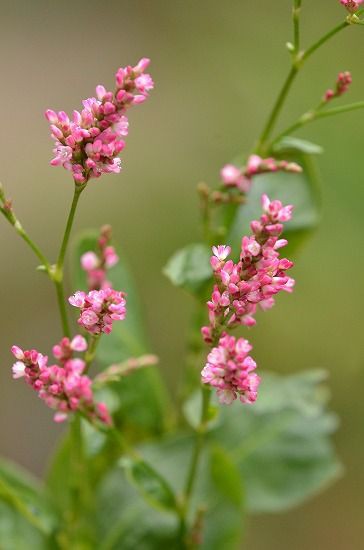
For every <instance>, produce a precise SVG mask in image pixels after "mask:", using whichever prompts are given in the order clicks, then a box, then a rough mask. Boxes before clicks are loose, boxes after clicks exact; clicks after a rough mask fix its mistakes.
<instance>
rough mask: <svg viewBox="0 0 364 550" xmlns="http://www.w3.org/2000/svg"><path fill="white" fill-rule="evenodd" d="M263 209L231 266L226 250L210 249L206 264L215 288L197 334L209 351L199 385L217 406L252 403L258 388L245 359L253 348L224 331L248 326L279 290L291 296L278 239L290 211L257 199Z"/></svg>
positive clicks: (283, 242) (286, 263) (253, 366)
mask: <svg viewBox="0 0 364 550" xmlns="http://www.w3.org/2000/svg"><path fill="white" fill-rule="evenodd" d="M262 209H263V214H262V216H261V217H260V220H254V221H252V223H251V229H252V232H253V234H252V235H250V236H249V237H247V236H245V237H243V238H242V242H241V252H240V259H239V261H238V262H237V263H236V264H235V263H234V262H233V261H232V260H229V259H227V258H228V256H229V255H230V252H231V249H230V247H229V246H226V245H220V246H214V247H212V252H213V256H212V257H211V260H210V263H211V267H212V270H213V272H214V276H215V280H216V284H215V286H214V289H213V292H212V296H211V300H209V301H208V302H207V307H208V311H209V321H210V324H209V325H208V326H204V327H202V329H201V333H202V336H203V339H204V340H205V342H206V343H207V344H209V345H211V346H212V350H211V352H210V353H209V355H208V357H207V363H206V365H205V367H204V368H203V370H202V373H201V381H202V383H203V384H208V385H210V386H211V387H212V388H215V389H216V392H217V395H218V398H219V401H220V402H221V403H225V404H230V403H232V402H233V401H234V400H235V399H237V397H239V399H240V401H241V402H242V403H254V401H255V400H256V398H257V391H258V386H259V383H260V378H259V376H258V375H257V374H256V373H255V372H254V371H255V369H256V363H255V361H254V360H253V359H252V358H251V357H250V356H249V355H248V354H249V351H250V350H251V349H252V346H251V345H250V344H249V342H248V341H247V340H245V339H244V338H239V339H236V338H235V337H233V336H229V334H228V332H227V331H228V330H229V329H231V328H233V327H236V326H238V325H245V326H253V325H254V324H255V322H256V321H255V318H254V315H255V313H256V310H257V306H258V305H260V307H261V308H262V309H263V310H265V309H269V308H271V307H272V306H273V305H274V296H275V294H277V293H278V292H280V291H281V290H285V291H286V292H292V289H293V285H294V280H293V279H292V278H291V277H288V276H287V275H286V271H287V270H288V269H290V268H291V267H292V266H293V263H292V262H291V261H290V260H287V259H286V258H281V257H280V256H279V252H278V250H279V249H280V248H282V247H283V246H285V245H286V244H287V241H286V240H285V239H279V236H280V234H281V233H282V231H283V223H284V222H286V221H289V220H290V219H291V216H292V209H293V207H292V206H291V205H288V206H283V205H282V203H281V202H280V201H278V200H274V201H271V200H270V199H269V197H268V196H267V195H262Z"/></svg>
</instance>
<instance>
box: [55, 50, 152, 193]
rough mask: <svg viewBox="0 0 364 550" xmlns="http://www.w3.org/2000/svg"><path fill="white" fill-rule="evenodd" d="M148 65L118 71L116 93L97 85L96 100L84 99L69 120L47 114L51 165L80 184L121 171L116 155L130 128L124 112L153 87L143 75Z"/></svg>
mask: <svg viewBox="0 0 364 550" xmlns="http://www.w3.org/2000/svg"><path fill="white" fill-rule="evenodd" d="M149 63H150V61H149V59H147V58H143V59H141V60H140V61H139V63H138V64H137V65H136V66H135V67H131V66H128V67H125V68H120V69H118V71H117V73H116V75H115V79H116V88H115V91H113V92H109V91H107V90H106V88H105V87H104V86H101V85H99V86H97V87H96V97H91V98H88V99H85V100H84V101H83V102H82V103H83V109H82V111H81V112H79V111H73V116H72V118H69V117H68V115H67V114H66V113H65V112H64V111H59V112H58V113H56V112H55V111H52V110H51V109H48V110H47V111H46V113H45V116H46V118H47V120H48V122H49V123H50V128H51V136H52V138H53V139H54V141H55V148H54V150H53V152H54V155H55V156H54V158H53V160H52V161H51V164H52V166H63V167H64V168H65V169H66V170H70V171H71V172H72V175H73V178H74V181H75V183H76V184H79V185H84V184H85V183H87V182H88V180H89V179H90V178H98V177H100V176H101V175H102V174H111V173H118V172H120V170H121V161H120V159H119V158H118V157H117V156H118V154H119V153H120V152H121V151H122V150H123V149H124V147H125V140H124V138H125V137H126V136H127V135H128V129H129V123H128V119H127V117H126V116H125V113H126V111H127V109H128V108H129V107H131V106H132V105H138V104H139V103H143V102H144V101H145V100H146V99H147V97H148V95H149V92H150V90H152V89H153V86H154V84H153V80H152V78H151V76H150V75H149V74H147V73H145V69H146V68H147V67H148V65H149Z"/></svg>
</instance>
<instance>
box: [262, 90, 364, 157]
mask: <svg viewBox="0 0 364 550" xmlns="http://www.w3.org/2000/svg"><path fill="white" fill-rule="evenodd" d="M359 109H364V101H358V102H356V103H350V104H349V105H343V106H342V107H334V108H332V109H327V110H325V111H324V110H314V111H308V112H307V113H305V114H304V115H302V116H301V117H300V118H299V119H298V120H297V121H296V122H295V123H294V124H292V125H291V126H289V127H288V128H286V129H285V130H284V131H283V132H281V133H280V134H279V135H278V136H277V137H276V138H275V139H274V140H273V141H272V143H271V145H270V147H269V149H271V148H272V146H273V145H274V144H275V143H278V142H279V141H280V140H281V139H282V138H283V137H284V136H287V135H290V134H292V133H293V132H295V131H296V130H298V129H299V128H302V127H303V126H305V125H306V124H309V123H310V122H314V121H315V120H318V119H320V118H326V117H330V116H336V115H340V114H341V113H348V112H350V111H356V110H359Z"/></svg>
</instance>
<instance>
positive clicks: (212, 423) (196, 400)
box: [183, 389, 220, 430]
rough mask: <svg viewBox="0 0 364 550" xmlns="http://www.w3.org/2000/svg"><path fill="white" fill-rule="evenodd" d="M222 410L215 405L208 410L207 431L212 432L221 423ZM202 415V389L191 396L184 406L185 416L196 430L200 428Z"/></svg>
mask: <svg viewBox="0 0 364 550" xmlns="http://www.w3.org/2000/svg"><path fill="white" fill-rule="evenodd" d="M219 411H220V408H219V407H217V406H215V405H212V404H211V405H210V406H209V410H208V419H209V420H208V423H207V429H208V430H212V429H213V428H215V427H216V426H217V424H218V422H219ZM201 413H202V392H201V390H200V389H198V390H197V391H195V392H194V393H192V394H191V395H190V397H189V398H188V399H187V400H186V401H185V402H184V404H183V414H184V417H185V419H186V420H187V422H188V424H189V425H190V426H191V427H192V428H193V429H194V430H197V429H198V428H199V425H200V422H201Z"/></svg>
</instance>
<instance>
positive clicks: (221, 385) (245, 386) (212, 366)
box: [201, 333, 260, 405]
mask: <svg viewBox="0 0 364 550" xmlns="http://www.w3.org/2000/svg"><path fill="white" fill-rule="evenodd" d="M251 349H252V346H251V345H250V344H249V342H248V340H245V338H238V339H236V338H235V337H234V336H229V335H228V334H225V333H224V334H223V335H222V336H221V338H220V340H219V343H218V346H217V347H214V348H212V350H211V351H210V353H209V355H208V357H207V363H206V365H205V367H204V369H203V371H202V373H201V377H202V382H203V383H204V384H209V385H210V386H212V387H213V388H216V390H217V396H218V398H219V401H220V403H224V404H226V405H230V404H231V403H232V402H233V401H234V400H235V399H236V398H237V396H239V399H240V401H241V402H242V403H254V401H255V400H256V398H257V390H258V386H259V383H260V377H259V376H258V375H257V374H256V373H255V372H253V371H254V370H255V369H256V366H257V365H256V363H255V361H254V360H253V359H252V358H251V357H250V355H248V353H249V351H250V350H251Z"/></svg>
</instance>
